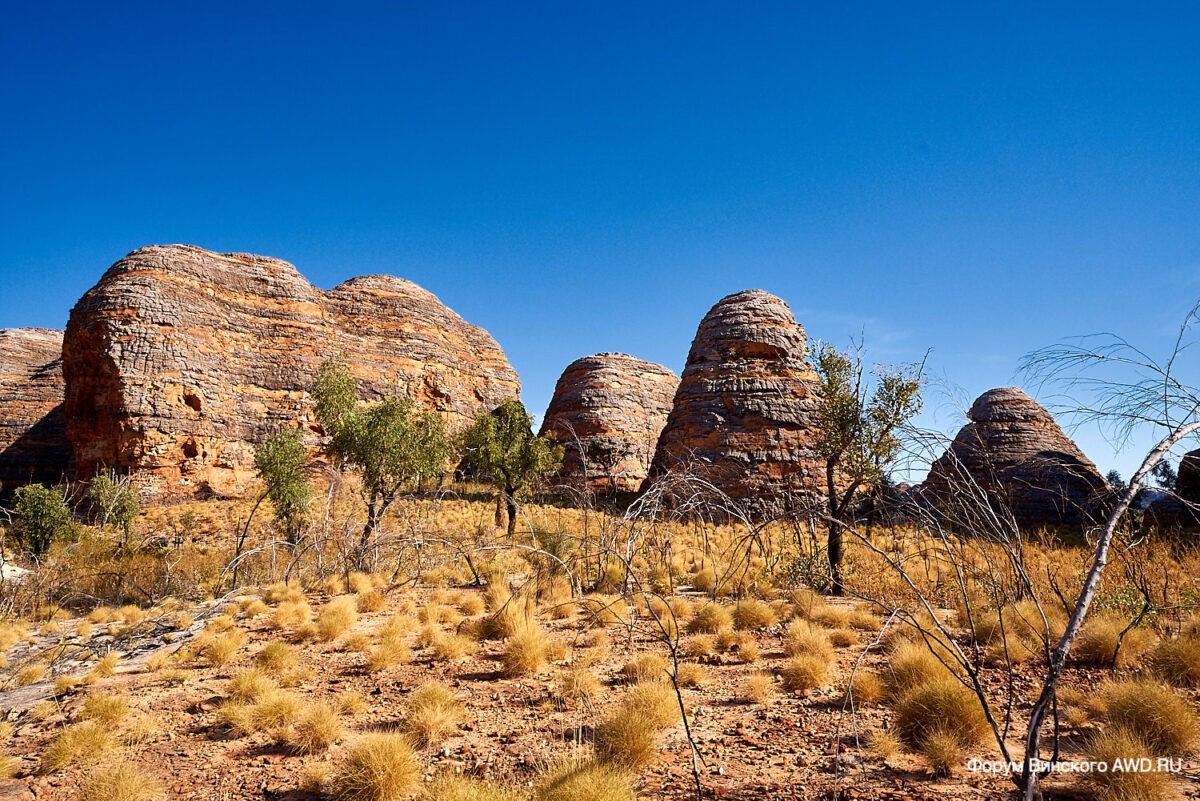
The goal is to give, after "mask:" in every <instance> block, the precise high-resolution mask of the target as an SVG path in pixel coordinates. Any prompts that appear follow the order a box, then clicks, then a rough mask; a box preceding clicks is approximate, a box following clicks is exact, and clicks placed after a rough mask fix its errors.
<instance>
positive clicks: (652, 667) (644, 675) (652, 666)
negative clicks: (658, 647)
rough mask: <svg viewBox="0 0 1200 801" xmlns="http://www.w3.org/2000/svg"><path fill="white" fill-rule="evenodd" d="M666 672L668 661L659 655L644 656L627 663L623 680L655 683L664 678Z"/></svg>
mask: <svg viewBox="0 0 1200 801" xmlns="http://www.w3.org/2000/svg"><path fill="white" fill-rule="evenodd" d="M666 672H667V660H665V659H663V658H662V657H661V656H659V655H658V654H642V655H641V656H637V657H634V658H633V659H631V660H629V661H628V662H626V663H625V665H624V666H623V667H622V668H621V678H623V679H624V680H625V681H628V682H638V681H654V680H656V679H661V678H663V677H664V676H665V675H666Z"/></svg>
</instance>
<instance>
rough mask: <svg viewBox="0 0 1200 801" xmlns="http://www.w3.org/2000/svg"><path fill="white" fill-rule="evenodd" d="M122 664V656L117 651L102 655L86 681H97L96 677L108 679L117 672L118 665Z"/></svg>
mask: <svg viewBox="0 0 1200 801" xmlns="http://www.w3.org/2000/svg"><path fill="white" fill-rule="evenodd" d="M119 664H121V657H120V655H119V654H116V653H109V654H105V655H104V656H102V657H101V658H100V659H98V660H97V661H96V664H95V666H94V667H93V668H92V670H91V673H89V674H88V678H87V679H85V681H95V680H96V679H107V678H108V677H109V676H112V675H113V674H114V673H116V672H117V665H119Z"/></svg>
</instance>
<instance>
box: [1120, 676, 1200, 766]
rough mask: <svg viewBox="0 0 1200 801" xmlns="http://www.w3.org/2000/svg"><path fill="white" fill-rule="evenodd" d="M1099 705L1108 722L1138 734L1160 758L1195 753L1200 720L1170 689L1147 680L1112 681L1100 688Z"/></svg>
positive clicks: (1199, 732)
mask: <svg viewBox="0 0 1200 801" xmlns="http://www.w3.org/2000/svg"><path fill="white" fill-rule="evenodd" d="M1099 706H1100V710H1101V716H1102V717H1103V719H1104V722H1105V723H1107V724H1108V725H1109V726H1110V727H1114V728H1121V729H1124V730H1126V731H1127V732H1129V733H1130V734H1132V735H1134V736H1135V737H1137V738H1138V739H1140V740H1141V741H1142V742H1144V743H1145V744H1146V746H1147V747H1148V748H1149V749H1150V750H1151V751H1153V752H1154V754H1155V755H1156V756H1161V757H1180V756H1185V755H1190V754H1192V753H1194V751H1195V748H1196V743H1197V739H1198V738H1200V719H1197V717H1196V713H1195V711H1193V709H1192V707H1191V705H1190V704H1188V703H1187V702H1186V701H1184V700H1183V699H1182V698H1180V697H1179V696H1178V695H1176V694H1175V692H1174V690H1172V689H1171V688H1170V687H1167V686H1165V685H1162V684H1159V683H1158V682H1155V681H1150V680H1146V679H1129V680H1120V681H1110V682H1107V683H1106V684H1105V685H1103V686H1102V687H1101V688H1100V702H1099Z"/></svg>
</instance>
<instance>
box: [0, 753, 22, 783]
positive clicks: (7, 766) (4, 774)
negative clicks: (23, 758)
mask: <svg viewBox="0 0 1200 801" xmlns="http://www.w3.org/2000/svg"><path fill="white" fill-rule="evenodd" d="M20 772H21V763H20V762H19V761H18V760H17V758H16V757H14V756H12V755H11V754H7V753H4V752H3V751H0V779H13V778H16V775H17V774H18V773H20Z"/></svg>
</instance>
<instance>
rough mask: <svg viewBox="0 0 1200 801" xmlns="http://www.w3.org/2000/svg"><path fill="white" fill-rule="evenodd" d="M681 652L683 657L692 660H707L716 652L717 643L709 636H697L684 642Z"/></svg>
mask: <svg viewBox="0 0 1200 801" xmlns="http://www.w3.org/2000/svg"><path fill="white" fill-rule="evenodd" d="M681 650H682V651H683V654H684V656H690V657H692V658H693V659H707V658H708V657H710V656H712V655H713V653H714V652H715V651H716V650H717V642H716V640H714V639H713V638H712V636H711V635H708V634H697V635H696V636H695V637H689V638H688V639H686V640H684V642H683V648H682V649H681Z"/></svg>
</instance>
